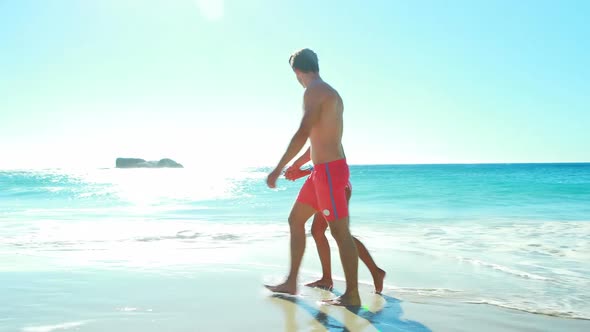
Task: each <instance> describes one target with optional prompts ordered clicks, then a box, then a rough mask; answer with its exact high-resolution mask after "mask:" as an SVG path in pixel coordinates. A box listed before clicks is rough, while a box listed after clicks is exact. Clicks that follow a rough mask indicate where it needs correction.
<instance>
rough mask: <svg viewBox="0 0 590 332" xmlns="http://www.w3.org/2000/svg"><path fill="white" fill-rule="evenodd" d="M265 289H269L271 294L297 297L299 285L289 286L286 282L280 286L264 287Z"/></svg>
mask: <svg viewBox="0 0 590 332" xmlns="http://www.w3.org/2000/svg"><path fill="white" fill-rule="evenodd" d="M264 287H266V288H268V289H269V290H270V291H271V292H274V293H285V294H291V295H295V294H297V284H289V283H287V282H284V283H282V284H280V285H276V286H271V285H264Z"/></svg>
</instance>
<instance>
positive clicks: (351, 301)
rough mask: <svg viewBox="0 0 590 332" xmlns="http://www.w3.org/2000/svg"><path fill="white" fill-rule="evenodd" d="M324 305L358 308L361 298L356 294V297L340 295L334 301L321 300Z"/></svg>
mask: <svg viewBox="0 0 590 332" xmlns="http://www.w3.org/2000/svg"><path fill="white" fill-rule="evenodd" d="M322 302H324V303H325V304H330V305H336V306H343V307H358V306H360V305H361V298H360V297H359V295H358V293H357V294H356V295H348V294H342V296H340V297H337V298H335V299H330V300H323V301H322Z"/></svg>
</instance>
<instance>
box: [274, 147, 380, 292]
mask: <svg viewBox="0 0 590 332" xmlns="http://www.w3.org/2000/svg"><path fill="white" fill-rule="evenodd" d="M310 159H311V157H310V149H307V151H306V152H305V153H304V154H303V155H301V157H299V159H297V160H296V161H295V162H294V163H293V165H291V166H290V167H289V168H288V169H287V171H285V178H287V179H288V180H291V181H295V180H297V179H299V178H302V177H304V176H306V175H309V174H311V170H309V169H306V170H304V169H301V166H303V165H305V164H306V163H308V162H309V161H310ZM345 190H346V203H347V204H348V203H349V202H350V197H351V196H352V185H351V184H350V183H349V184H348V185H347V186H346V188H345ZM349 206H350V205H349ZM326 228H328V224H327V223H326V220H325V219H324V217H323V216H322V215H321V213H319V212H318V213H316V214H315V215H314V217H313V223H312V224H311V235H312V236H313V239H314V241H315V243H316V247H317V250H318V256H319V257H320V263H321V264H322V278H321V279H320V280H317V281H314V282H311V283H309V284H306V285H305V286H309V287H319V288H324V289H328V290H331V289H332V287H333V285H334V283H333V281H332V267H331V259H330V244H329V242H328V238H326V234H325V233H326ZM352 239H353V240H354V243H355V244H356V247H357V250H358V253H359V258H360V259H361V261H362V262H363V263H365V265H366V266H367V268H368V269H369V271H370V272H371V276H372V277H373V285H375V293H376V294H381V292H382V291H383V279H385V274H386V273H385V271H383V270H382V269H381V268H379V266H377V264H376V263H375V261H374V260H373V258H372V257H371V254H369V251H368V250H367V248H366V247H365V245H364V244H363V243H362V242H361V241H360V240H359V239H357V238H356V237H354V236H353V237H352Z"/></svg>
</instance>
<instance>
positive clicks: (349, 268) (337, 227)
mask: <svg viewBox="0 0 590 332" xmlns="http://www.w3.org/2000/svg"><path fill="white" fill-rule="evenodd" d="M328 225H329V226H330V231H331V232H332V236H333V237H334V240H336V243H337V244H338V250H339V251H340V260H341V261H342V268H343V270H344V277H345V278H346V291H345V292H344V294H342V296H340V297H339V298H337V299H334V300H332V301H329V302H331V303H332V304H336V305H345V306H357V305H360V304H361V299H360V296H359V290H358V258H359V256H358V252H357V249H356V246H355V244H354V240H353V239H352V235H351V234H350V229H349V219H348V217H344V218H340V219H338V220H334V221H331V222H329V223H328Z"/></svg>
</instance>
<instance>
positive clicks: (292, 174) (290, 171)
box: [285, 165, 311, 181]
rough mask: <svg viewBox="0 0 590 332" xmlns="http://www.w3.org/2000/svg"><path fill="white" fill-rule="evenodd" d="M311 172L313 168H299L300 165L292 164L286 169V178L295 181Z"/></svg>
mask: <svg viewBox="0 0 590 332" xmlns="http://www.w3.org/2000/svg"><path fill="white" fill-rule="evenodd" d="M309 174H311V170H308V169H306V170H303V169H301V168H299V166H295V165H292V166H291V167H289V168H287V170H286V171H285V178H286V179H287V180H291V181H295V180H297V179H299V178H302V177H304V176H306V175H309Z"/></svg>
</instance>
